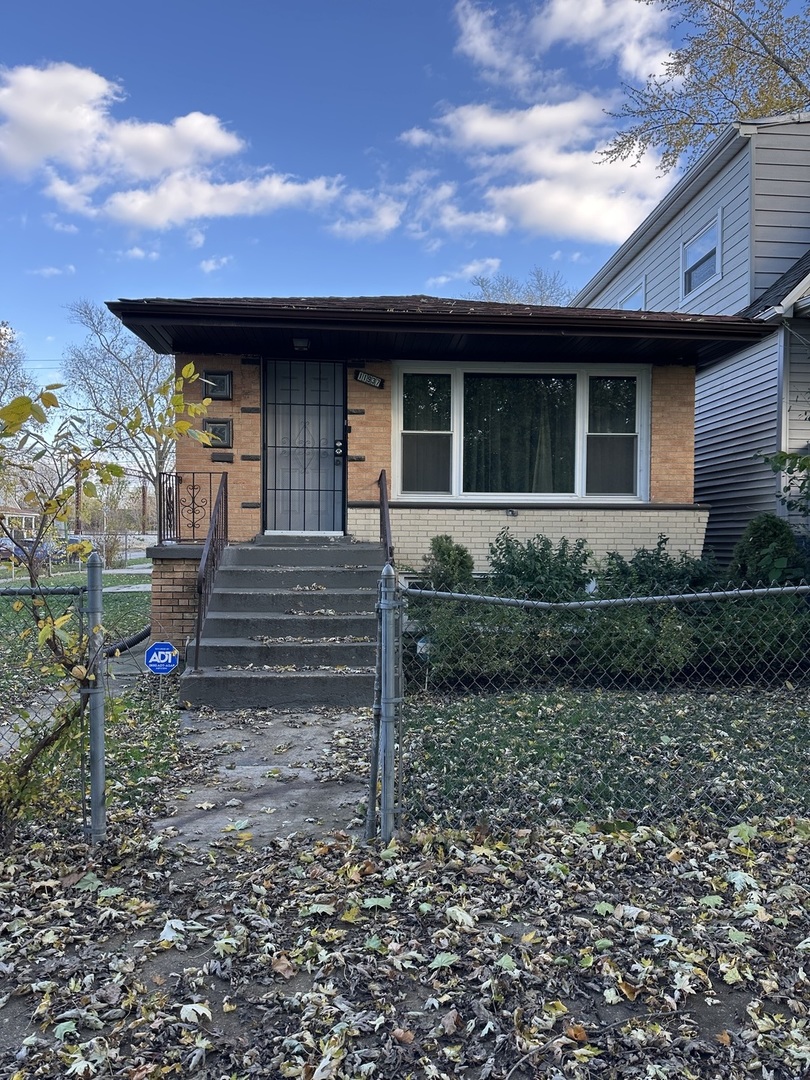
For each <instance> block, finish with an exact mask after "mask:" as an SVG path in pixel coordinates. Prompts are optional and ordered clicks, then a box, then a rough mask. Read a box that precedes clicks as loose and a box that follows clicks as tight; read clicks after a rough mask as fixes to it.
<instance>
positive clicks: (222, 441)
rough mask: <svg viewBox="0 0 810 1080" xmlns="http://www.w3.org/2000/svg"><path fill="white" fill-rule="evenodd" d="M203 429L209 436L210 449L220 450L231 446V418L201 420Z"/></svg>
mask: <svg viewBox="0 0 810 1080" xmlns="http://www.w3.org/2000/svg"><path fill="white" fill-rule="evenodd" d="M203 431H207V432H208V434H209V435H210V436H211V449H212V450H222V449H229V448H230V447H232V446H233V420H211V419H206V420H203Z"/></svg>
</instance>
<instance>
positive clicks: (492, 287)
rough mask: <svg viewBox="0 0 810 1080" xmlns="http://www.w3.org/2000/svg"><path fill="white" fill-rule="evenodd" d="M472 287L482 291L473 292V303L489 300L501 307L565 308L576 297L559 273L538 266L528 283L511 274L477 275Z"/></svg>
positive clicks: (531, 272)
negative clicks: (508, 305)
mask: <svg viewBox="0 0 810 1080" xmlns="http://www.w3.org/2000/svg"><path fill="white" fill-rule="evenodd" d="M470 284H471V285H473V286H475V288H476V289H478V292H477V293H469V294H468V295H467V297H466V298H467V299H469V300H487V301H493V302H494V303H498V304H532V305H536V306H539V307H565V306H566V305H567V304H569V303H570V301H571V297H572V296H573V295H574V291H575V290H574V289H572V288H571V287H570V286H569V285H568V283H567V282H566V280H565V278H564V277H563V276H562V274H561V273H560V271H559V270H554V271H553V272H552V271H551V270H544V269H543V268H542V267H540V266H535V267H534V268H533V269H532V270H531V271H530V272H529V276H528V278H527V279H526V280H525V281H519V280H518V279H517V278H515V277H512V276H511V275H509V274H495V275H494V276H493V277H484V276H483V275H482V274H477V275H476V276H475V277H474V278H470Z"/></svg>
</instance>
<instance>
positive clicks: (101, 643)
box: [0, 556, 150, 844]
mask: <svg viewBox="0 0 810 1080" xmlns="http://www.w3.org/2000/svg"><path fill="white" fill-rule="evenodd" d="M93 558H95V559H96V562H95V563H93ZM93 558H91V560H90V561H91V563H93V566H92V567H91V566H88V568H87V569H84V568H77V569H75V570H73V571H65V572H64V573H62V574H59V575H55V576H53V577H51V578H49V579H47V581H46V582H42V583H40V582H37V583H36V584H34V585H32V584H31V583H30V582H26V581H25V579H23V578H22V577H21V574H20V573H19V572H18V573H17V574H15V575H14V576H12V575H11V574H10V573H7V574H5V575H0V834H3V835H0V841H2V842H3V843H6V844H7V843H8V842H9V839H10V837H11V835H12V834H13V830H14V828H15V827H16V821H17V820H18V819H19V817H20V815H24V814H25V812H26V808H27V807H29V806H30V805H32V804H33V802H35V801H36V800H37V799H39V800H40V802H41V803H42V804H43V805H45V803H47V802H48V799H50V806H51V808H52V809H53V810H54V812H55V813H59V812H61V811H62V810H63V809H64V807H65V806H66V805H67V804H68V803H69V802H70V801H71V799H70V793H71V792H74V791H75V792H76V793H77V800H78V805H80V807H81V814H82V817H83V819H84V828H85V831H86V832H88V833H89V832H90V829H89V825H88V820H87V818H88V814H87V811H88V809H92V811H93V813H92V815H91V816H92V820H93V834H94V839H98V838H100V837H101V835H102V833H103V821H104V808H103V799H104V779H103V774H104V761H103V759H102V760H97V758H98V753H97V748H98V747H99V744H100V753H101V754H102V755H103V753H104V734H103V732H104V715H105V712H106V713H107V714H108V718H109V715H111V714H112V708H111V705H110V702H111V701H112V699H113V698H114V697H116V696H117V694H118V693H120V688H119V686H118V685H117V682H118V680H117V679H116V680H114V679H113V676H115V675H118V674H123V675H124V676H125V679H126V677H127V676H129V675H132V674H137V673H138V672H139V671H141V670H143V649H139V648H138V646H139V645H141V643H143V642H145V641H146V640H147V639H148V637H149V629H150V628H149V603H150V593H149V579H148V577H145V575H144V574H143V573H141V572H138V571H136V572H135V573H133V574H131V575H127V576H123V575H115V576H113V575H109V576H105V579H104V582H103V585H102V577H101V566H100V560H98V558H97V557H95V556H94V557H93ZM93 575H95V577H94V576H93ZM144 586H145V587H144ZM102 596H103V600H102ZM102 605H103V606H102ZM51 642H54V643H55V644H56V648H51ZM60 645H64V648H63V649H62V650H61V651H60V647H59V646H60ZM122 656H131V657H133V658H136V657H137V658H138V659H137V660H134V662H133V661H130V662H129V663H127V662H126V661H122V660H121V659H120V658H121V657H122ZM66 661H67V666H65V662H66ZM96 672H97V673H98V676H99V678H98V679H96V674H95V673H96ZM86 673H92V678H89V677H85V676H86ZM85 697H86V698H87V701H86V703H85V708H83V709H82V713H81V716H82V719H81V722H79V723H77V722H76V721H75V720H71V719H70V716H71V701H73V702H74V704H78V703H80V702H81V701H83V699H84V698H85ZM105 703H106V704H105ZM94 728H95V729H97V731H96V735H95V738H93V731H94ZM94 776H95V777H96V779H95V782H94V783H92V782H91V781H92V780H93V777H94ZM60 792H61V797H60ZM88 796H93V798H92V799H91V800H90V803H88ZM94 799H95V802H96V803H97V804H98V805H95V803H94V802H93V800H94ZM91 803H93V805H92V806H91ZM96 834H98V835H96Z"/></svg>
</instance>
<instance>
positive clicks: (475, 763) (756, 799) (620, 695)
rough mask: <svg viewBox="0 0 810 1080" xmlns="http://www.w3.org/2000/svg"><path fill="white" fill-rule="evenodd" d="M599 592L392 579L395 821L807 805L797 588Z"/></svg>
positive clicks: (536, 819)
mask: <svg viewBox="0 0 810 1080" xmlns="http://www.w3.org/2000/svg"><path fill="white" fill-rule="evenodd" d="M600 591H601V590H600V589H599V588H598V587H597V586H596V583H595V582H593V583H591V584H590V585H589V586H588V589H587V590H581V591H580V595H581V597H582V598H581V599H576V600H571V599H566V600H562V601H556V602H555V601H554V600H553V599H552V600H548V599H543V600H538V599H534V598H530V597H527V596H515V595H512V596H506V595H503V594H501V595H498V594H496V592H495V590H494V589H492V588H491V586H490V585H489V584H488V583H487V582H483V581H482V582H478V583H476V587H475V588H474V589H472V588H471V589H469V591H463V590H461V591H459V590H458V589H454V590H453V591H437V590H432V589H424V588H420V587H418V585H417V584H412V583H408V582H407V580H402V579H400V588H399V596H400V602H401V605H402V618H401V620H400V622H399V624H398V625H399V626H401V630H400V632H399V633H400V640H399V648H400V649H401V655H402V671H403V683H404V702H403V706H402V710H403V718H404V725H405V732H406V735H405V738H404V742H403V749H402V774H403V776H404V783H403V784H402V788H403V791H404V792H405V794H404V797H403V801H402V804H401V806H400V810H401V812H402V814H403V815H404V818H405V820H406V821H407V822H408V823H409V824H410V825H411V826H412V825H414V824H415V823H417V822H418V821H420V820H433V821H436V820H438V821H441V822H443V823H444V824H446V825H447V826H448V827H458V826H460V825H465V826H470V825H473V826H474V825H480V826H482V827H485V828H487V829H490V828H493V827H497V826H499V825H504V826H505V825H506V824H508V825H509V826H510V827H512V828H513V827H519V828H526V829H534V828H537V827H539V826H540V825H542V823H543V822H547V821H548V820H549V818H554V817H559V818H567V819H574V820H577V819H588V820H589V821H593V820H597V821H602V822H619V823H621V822H633V823H638V822H648V823H649V822H659V823H660V822H662V821H665V820H674V819H678V818H683V817H689V818H691V819H693V820H695V819H696V820H700V821H704V822H714V823H719V824H723V825H729V824H734V823H735V822H739V821H740V820H742V819H744V818H750V817H752V816H756V815H767V816H781V815H797V816H807V815H810V722H809V721H810V709H809V708H808V693H807V691H808V687H809V686H810V595H809V594H810V586H808V585H805V584H801V585H791V586H781V587H755V588H747V587H739V588H737V587H734V588H731V587H730V588H717V587H715V588H713V589H711V590H704V591H691V590H683V591H678V592H673V591H666V590H656V589H654V588H653V589H650V590H647V591H645V592H644V593H643V594H641V593H639V594H632V593H628V594H627V595H607V596H604V595H600ZM614 591H615V590H614Z"/></svg>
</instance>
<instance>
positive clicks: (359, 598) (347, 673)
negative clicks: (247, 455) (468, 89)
mask: <svg viewBox="0 0 810 1080" xmlns="http://www.w3.org/2000/svg"><path fill="white" fill-rule="evenodd" d="M382 566H383V554H382V548H381V547H380V545H379V544H368V543H356V542H354V541H353V540H352V539H351V538H350V537H345V536H344V537H302V536H272V535H271V536H258V537H256V539H255V540H254V541H253V542H252V543H250V544H232V545H229V546H228V547H227V548H226V549H225V552H224V554H223V559H222V564H221V566H220V568H219V571H218V573H217V576H216V580H215V582H214V589H213V593H212V596H211V603H210V605H209V608H208V614H207V616H206V619H205V623H204V624H203V629H202V635H201V638H200V654H199V666H198V668H197V669H196V670H193V664H194V653H193V645H192V646H191V647H190V649H189V655H188V658H187V667H186V671H185V672H184V674H183V676H182V677H181V682H180V697H181V699H182V700H184V701H187V702H189V704H190V705H192V706H195V707H197V706H201V705H207V706H210V707H211V708H213V709H217V710H219V711H226V710H232V709H244V708H308V707H311V706H315V705H336V706H346V707H356V706H369V707H370V706H371V704H372V702H373V695H374V663H375V648H376V635H377V620H376V614H375V606H376V602H377V583H378V581H379V578H380V573H381V570H382Z"/></svg>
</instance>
